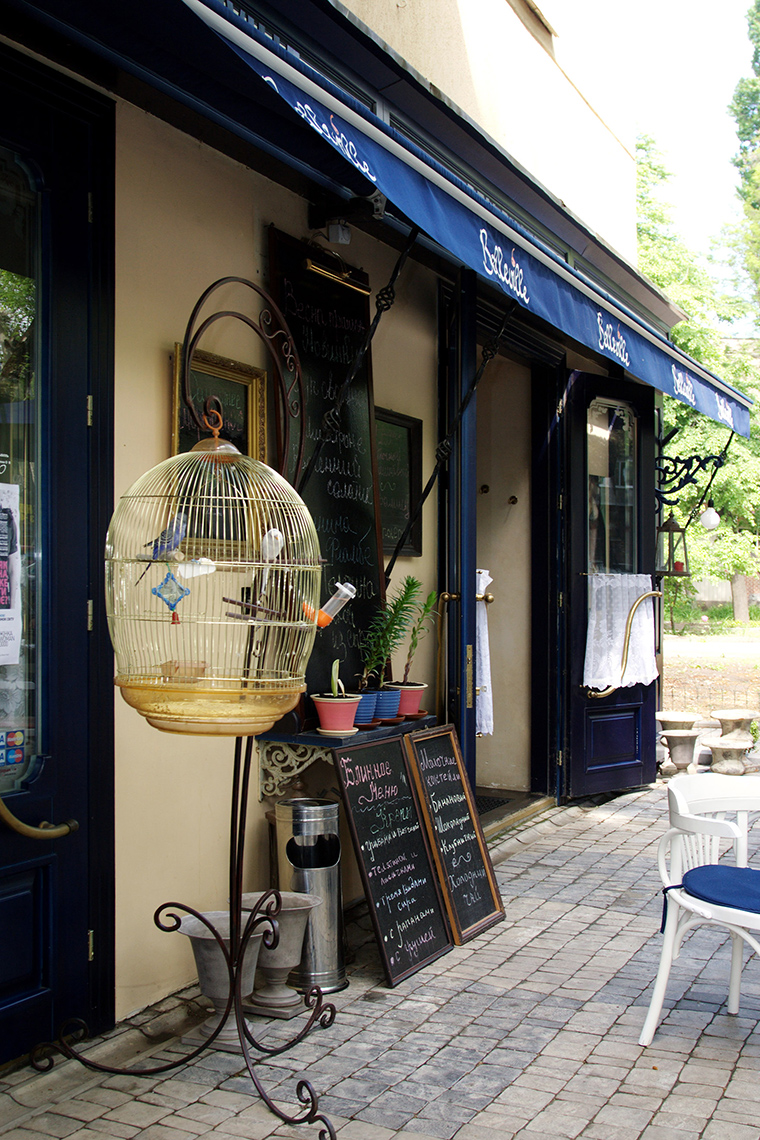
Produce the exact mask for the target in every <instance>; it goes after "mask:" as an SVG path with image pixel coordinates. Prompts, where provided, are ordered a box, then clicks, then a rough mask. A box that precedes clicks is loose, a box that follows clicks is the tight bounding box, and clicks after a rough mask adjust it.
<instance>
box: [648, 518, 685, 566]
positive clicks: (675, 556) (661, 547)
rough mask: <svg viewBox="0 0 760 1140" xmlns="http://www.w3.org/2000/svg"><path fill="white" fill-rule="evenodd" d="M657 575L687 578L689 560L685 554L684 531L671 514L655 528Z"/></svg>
mask: <svg viewBox="0 0 760 1140" xmlns="http://www.w3.org/2000/svg"><path fill="white" fill-rule="evenodd" d="M656 572H657V574H660V575H663V576H669V577H680V578H686V577H688V576H689V573H690V571H689V559H688V557H687V554H686V529H685V528H684V527H682V526H679V524H678V523H677V522H676V520H675V519H674V518H673V515H672V514H671V515H670V517H669V518H668V519H666V521H665V522H664V523H662V524H661V525H660V526H659V527H658V528H657V571H656Z"/></svg>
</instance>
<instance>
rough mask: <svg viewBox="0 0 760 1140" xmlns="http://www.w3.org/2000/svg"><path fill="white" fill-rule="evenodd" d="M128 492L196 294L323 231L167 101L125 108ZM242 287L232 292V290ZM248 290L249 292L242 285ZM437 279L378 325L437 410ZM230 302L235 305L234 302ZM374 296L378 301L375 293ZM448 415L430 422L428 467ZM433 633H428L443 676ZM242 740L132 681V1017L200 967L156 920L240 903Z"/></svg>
mask: <svg viewBox="0 0 760 1140" xmlns="http://www.w3.org/2000/svg"><path fill="white" fill-rule="evenodd" d="M116 181H117V199H116V380H115V383H116V417H115V423H116V443H115V494H116V497H117V498H118V497H119V495H121V494H122V493H123V492H124V491H125V490H126V489H127V487H128V486H129V485H130V484H131V483H132V482H133V481H134V480H135V479H136V478H137V477H138V476H139V475H140V474H142V472H143V471H145V470H147V469H148V468H150V467H151V466H153V465H154V464H156V463H158V462H160V461H161V460H162V459H165V458H166V457H167V456H168V454H169V450H170V407H171V369H170V353H171V351H172V349H173V346H174V343H175V341H181V340H182V338H183V335H184V329H185V325H186V322H187V318H188V315H189V313H190V310H191V308H192V306H193V304H194V303H195V301H196V299H197V297H198V296H199V295H200V293H201V292H202V291H203V289H204V288H205V287H206V286H207V285H209V284H210V283H211V282H212V281H213V280H215V279H216V278H218V277H221V276H226V275H229V274H239V275H241V276H243V277H251V278H254V279H259V280H261V281H262V282H263V283H264V284H265V285H266V262H265V243H266V232H265V227H266V226H267V225H268V224H270V223H275V224H276V225H277V226H278V227H279V228H280V229H282V230H286V231H287V232H289V233H292V234H293V235H294V236H296V237H303V236H307V230H306V207H305V203H303V202H301V201H300V200H299V199H297V198H296V197H295V196H294V195H291V194H289V193H287V192H285V191H284V190H283V189H282V188H281V187H277V186H274V185H273V184H272V183H270V182H268V181H267V180H266V179H264V178H262V177H260V176H259V175H257V174H256V173H255V172H252V171H250V170H248V169H246V168H245V167H243V166H241V165H239V164H237V163H235V162H233V161H231V160H229V159H227V158H225V157H224V156H221V155H219V154H217V153H215V152H214V151H212V150H210V149H208V148H207V147H205V146H203V145H201V144H199V143H198V142H196V141H195V140H193V139H191V138H189V137H187V136H185V135H183V134H181V133H180V132H178V131H176V130H173V129H172V128H170V127H168V126H166V125H165V124H163V123H161V122H159V121H158V120H156V119H154V118H152V117H151V116H149V115H147V114H145V113H143V112H142V111H139V110H136V109H135V108H133V107H131V106H129V105H127V104H120V105H119V106H118V108H117V164H116ZM342 252H343V253H344V255H345V256H346V257H347V259H348V260H349V261H350V262H352V263H354V264H358V265H361V266H362V267H363V268H364V269H366V270H367V271H368V272H369V274H370V280H371V282H372V285H373V287H375V288H378V287H380V286H381V285H383V284H384V283H385V281H386V280H387V277H388V275H389V273H390V269H391V267H392V264H393V261H394V257H395V255H394V254H393V253H392V251H389V250H386V249H384V248H383V247H380V246H378V245H377V244H376V243H375V242H373V241H371V240H370V239H368V238H363V237H361V236H360V235H357V237H356V240H355V242H354V244H352V246H351V247H350V249H349V250H343V251H342ZM232 299H233V298H232V295H230V300H232ZM238 301H240V298H239V297H238ZM434 302H435V285H434V281H433V280H432V278H431V276H430V275H429V274H427V273H425V272H424V271H422V270H421V269H419V268H418V267H415V266H414V265H412V266H410V268H409V270H408V271H407V272H406V273H405V275H404V277H403V279H402V280H401V281H400V282H399V287H398V301H397V303H396V306H395V307H394V309H393V311H392V312H391V313H390V314H388V315H386V316H385V317H384V318H383V321H382V323H381V326H380V330H379V332H378V335H377V337H376V341H375V347H374V350H373V356H374V378H375V390H376V401H377V403H379V404H381V405H382V406H384V407H390V408H395V409H396V410H398V411H402V412H405V413H407V414H408V415H415V416H419V417H423V418H425V419H426V420H427V421H428V422H432V423H433V424H434V423H435V407H436V403H435V344H436V338H435V322H434ZM220 307H221V306H220ZM373 311H374V309H373ZM202 347H203V348H205V349H206V350H207V351H210V352H217V353H220V354H222V355H226V356H230V357H232V358H234V359H237V360H241V361H246V362H248V363H252V364H257V365H259V366H263V367H266V360H265V359H264V358H263V356H262V353H261V350H260V347H259V344H258V342H257V341H256V339H255V337H254V335H253V334H252V333H250V332H249V331H248V330H247V329H246V328H245V327H244V326H243V325H242V324H241V323H240V322H225V323H224V324H222V323H219V324H217V325H216V326H214V328H213V329H212V330H210V333H209V335H208V336H207V337H204V340H203V344H202ZM433 431H434V428H429V427H427V428H426V430H425V445H424V446H425V459H424V469H425V470H429V469H430V467H431V466H432V456H433V449H434V444H435V440H434V437H433ZM434 519H435V498H434V497H433V500H432V501H431V504H430V506H429V507H428V510H427V511H426V516H425V522H424V536H425V537H424V543H425V555H424V557H423V558H422V559H403V560H401V561H400V562H399V564H398V568H397V571H396V575H394V584H395V583H396V582H398V580H399V578H400V576H402V575H403V574H404V573H414V574H416V575H417V576H418V577H420V578H422V580H423V583H424V585H425V588H426V590H430V589H432V588H433V586H434V572H435V527H434ZM433 660H434V645H433V638H430V639H428V642H427V643H423V646H422V648H421V650H420V666H421V669H422V671H423V673H424V674H425V676H424V677H423V679H425V680H430V681H432V679H433V669H432V664H431V663H432V661H433ZM232 749H233V742H232V741H231V740H229V741H219V740H214V739H212V738H203V737H187V738H181V737H175V736H173V735H171V734H166V733H159V732H157V731H156V730H154V729H152V728H151V727H149V726H148V724H147V723H146V722H145V721H144V720H143V719H142V718H141V717H140V716H139V715H138V714H137V713H135V712H134V711H132V710H131V709H129V708H128V707H127V706H126V704H125V703H124V702H123V701H122V700H121V698H120V697H116V907H117V932H116V935H117V944H116V971H117V1009H116V1013H117V1016H118V1017H123V1016H125V1015H126V1014H128V1013H130V1012H132V1011H134V1010H136V1009H139V1008H141V1007H143V1006H144V1005H146V1004H147V1003H149V1002H151V1001H153V1000H156V999H157V998H159V997H161V996H163V995H164V994H166V993H167V992H169V991H171V990H173V989H176V988H178V987H179V986H181V985H183V984H185V983H186V982H187V981H188V980H190V979H191V978H192V977H193V975H194V967H193V964H192V956H191V954H190V950H189V947H188V945H187V941H186V939H184V938H183V937H182V936H181V935H178V934H165V933H161V932H159V931H157V930H156V929H155V927H154V926H153V922H152V915H153V912H154V910H155V909H156V907H157V906H159V905H160V904H161V903H163V902H165V901H166V900H170V899H176V900H180V901H183V902H187V903H189V904H190V905H192V906H194V907H197V908H199V909H202V910H210V909H219V908H223V907H225V906H226V899H227V854H228V826H229V791H230V782H231V774H232ZM253 801H254V802H252V804H251V810H250V826H249V844H248V872H247V877H246V883H245V886H246V889H250V890H254V889H259V888H262V887H265V886H266V885H267V884H268V875H269V870H268V847H267V842H268V840H267V825H266V822H265V820H264V811H265V810H266V808H267V807H268V806H269V805H268V804H267V803H266V802H265V803H262V804H259V803H257V802H256V801H255V792H254V796H253Z"/></svg>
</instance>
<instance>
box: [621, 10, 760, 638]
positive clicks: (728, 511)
mask: <svg viewBox="0 0 760 1140" xmlns="http://www.w3.org/2000/svg"><path fill="white" fill-rule="evenodd" d="M756 7H757V9H758V11H760V0H757V5H756ZM757 42H758V45H760V35H759V36H758V41H757ZM668 177H669V175H668V172H667V171H666V169H665V167H664V165H663V163H662V160H661V156H660V155H659V153H658V151H657V149H656V147H655V145H654V143H653V141H652V139H651V138H642V139H640V140H639V144H638V210H639V220H638V233H639V263H640V268H641V269H642V271H643V272H644V273H646V274H647V276H648V277H650V278H651V279H652V281H653V282H654V283H655V284H656V285H659V286H660V288H662V289H663V290H664V291H665V292H666V293H667V294H668V296H669V297H670V298H671V299H672V300H674V301H675V302H676V303H677V304H678V305H680V307H681V308H682V309H683V310H684V312H685V313H686V319H685V320H684V321H681V322H680V323H679V324H677V325H676V326H675V328H674V329H673V332H672V339H673V341H674V342H675V343H676V344H678V345H679V346H680V347H681V348H683V349H684V351H685V352H687V353H688V354H689V355H690V356H692V357H694V359H696V360H698V361H700V363H702V364H703V365H705V367H707V368H708V369H710V370H711V371H712V372H714V373H715V374H716V375H718V376H720V377H721V378H722V379H724V380H727V381H728V382H729V383H732V384H734V385H735V386H736V387H738V388H740V389H741V390H742V391H743V392H746V393H747V394H748V395H750V396H751V397H752V398H753V399H754V400H755V401H756V403H755V407H754V408H753V409H752V411H751V413H750V420H751V438H750V439H748V440H746V439H742V438H740V437H738V436H737V437H735V438H734V439H733V440H732V442H731V447H730V450H729V452H728V458H727V462H726V463H725V465H724V466H723V467H721V468H720V469H719V470H718V472H717V474H716V475H715V479H714V482H713V484H712V486H711V489H710V496H711V497H712V498H713V499H714V501H715V506H716V509H717V511H718V513H719V514H720V516H721V526H720V528H719V529H718V530H717V531H713V532H710V533H709V534H708V533H707V532H705V531H704V530H702V528H701V527H700V526H699V525H698V523H696V522H694V525H688V526H687V538H688V550H689V562H690V566H691V570H692V575H693V577H694V578H695V579H699V578H707V577H711V578H724V579H725V578H731V577H733V576H734V575H735V574H748V573H751V572H753V570H754V563H753V549H754V542H755V537H756V536H757V533H758V530H759V529H760V412H759V411H758V401H759V400H760V372H758V366H757V363H756V361H755V360H753V359H752V358H751V356H750V355H749V353H748V352H747V351H746V350H745V348H744V347H743V346H742V345H741V343H739V344H738V345H737V344H736V343H735V342H734V343H733V344H727V341H726V333H725V332H724V331H722V330H721V328H720V325H721V324H722V325H730V323H731V321H732V320H733V319H734V318H736V317H738V316H740V315H742V314H743V313H744V312H745V311H746V304H745V302H742V301H740V300H737V299H736V298H735V297H733V296H728V295H726V294H724V293H721V292H720V290H719V289H718V287H717V286H716V284H715V282H714V281H713V279H712V277H711V276H710V274H709V272H708V270H707V268H706V267H704V266H702V265H700V264H699V263H698V260H697V257H696V255H695V254H693V253H692V252H691V251H690V250H689V249H688V248H687V247H686V246H685V245H684V243H683V242H682V241H681V239H680V238H679V237H678V236H677V234H676V233H675V230H674V228H673V224H672V221H671V216H670V211H669V209H668V207H667V206H665V205H663V204H662V202H661V200H660V198H659V196H658V190H660V189H661V187H662V184H663V183H664V182H665V181H667V179H668ZM759 177H760V175H759ZM759 217H760V215H759ZM758 250H759V251H760V238H759V241H758ZM759 268H760V265H759ZM663 427H664V431H665V433H666V434H667V433H668V432H669V431H670V430H671V429H672V428H677V429H678V433H677V435H676V436H675V437H674V439H673V440H672V442H671V443H670V444H669V446H668V448H667V453H668V455H670V456H677V455H680V456H688V455H699V456H710V455H719V454H720V453H721V452H722V451H723V448H724V447H725V445H726V443H727V441H728V436H729V431H728V428H726V427H725V426H723V425H721V424H717V423H715V422H714V421H712V420H710V419H708V418H707V417H706V416H699V415H694V412H693V411H692V409H691V408H689V407H687V406H686V405H685V404H683V403H681V402H680V401H677V400H671V399H670V398H669V397H667V396H666V397H665V400H664V408H663ZM711 472H712V468H709V469H708V472H707V473H706V474H705V475H704V477H702V478H700V480H699V482H698V484H697V485H694V486H690V487H686V488H685V489H684V490H683V491H681V492H680V494H679V504H678V506H677V507H676V508H674V514H675V516H676V518H677V519H678V520H679V522H680V523H681V525H682V526H683V525H687V524H688V523H689V519H690V518H692V516H693V515H694V514H695V512H696V511H697V509H698V508H699V506H700V502H701V500H702V497H703V495H704V491H705V488H706V486H707V482H708V479H709V477H710V474H711ZM682 583H683V579H665V606H666V611H667V612H668V613H669V615H670V617H669V620H670V624H671V628H673V629H675V628H676V627H677V625H678V623H679V622H681V621H683V620H688V619H686V618H685V617H681V616H680V610H681V607H682V606H683V605H684V604H685V603H686V602H687V600H688V587H686V586H685V585H683V584H682Z"/></svg>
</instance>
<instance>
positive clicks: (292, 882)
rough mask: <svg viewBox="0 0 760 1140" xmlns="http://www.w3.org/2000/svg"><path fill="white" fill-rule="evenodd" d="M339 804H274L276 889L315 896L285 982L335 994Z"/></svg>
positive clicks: (341, 975)
mask: <svg viewBox="0 0 760 1140" xmlns="http://www.w3.org/2000/svg"><path fill="white" fill-rule="evenodd" d="M339 812H340V807H339V805H338V804H337V803H333V802H332V800H311V799H292V800H280V801H279V802H278V803H277V804H275V833H276V847H277V876H278V881H279V887H280V890H281V891H301V892H303V893H304V894H309V895H319V896H320V898H321V899H322V900H323V901H322V906H320V907H317V909H316V910H314V911H312V913H311V915H310V917H309V925H308V927H307V930H306V939H305V941H304V951H303V956H302V958H301V964H300V966H299V967H298V968H297V969H296V970H293V971H291V973H290V976H289V978H288V981H289V982H290V984H291V985H292V986H295V987H296V989H298V990H307V989H308V988H309V986H313V985H317V986H319V987H320V988H321V989H322V991H323V992H324V993H327V994H329V993H335V992H336V991H337V990H342V989H345V988H346V986H347V985H348V979H347V978H346V969H345V957H344V953H343V898H342V891H341V883H340V827H339V820H340V815H339Z"/></svg>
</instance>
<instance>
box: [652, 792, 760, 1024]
mask: <svg viewBox="0 0 760 1140" xmlns="http://www.w3.org/2000/svg"><path fill="white" fill-rule="evenodd" d="M668 806H669V810H670V828H669V830H668V831H666V832H665V834H664V835H663V837H662V839H661V840H660V844H659V847H658V849H657V862H658V866H659V871H660V876H661V878H662V881H663V883H664V886H665V890H664V892H663V894H664V896H665V899H666V903H665V911H664V917H665V922H664V924H663V932H664V938H663V943H662V953H661V955H660V966H659V969H658V971H657V978H656V980H655V984H654V992H653V994H652V1000H651V1002H650V1004H649V1012H648V1013H647V1016H646V1021H645V1022H644V1028H643V1029H642V1031H641V1036H640V1037H639V1045H650V1044H651V1043H652V1038H653V1037H654V1034H655V1030H656V1029H657V1025H658V1023H659V1021H660V1015H661V1013H662V1003H663V1001H664V1000H665V989H666V987H667V984H668V977H669V975H670V967H671V964H672V962H673V959H674V958H677V957H678V955H679V953H680V950H681V943H682V941H683V938H684V935H685V934H687V933H688V931H689V930H691V929H692V928H693V927H695V926H699V925H700V924H702V923H707V924H708V925H713V926H722V927H725V928H726V929H728V930H729V931H730V932H731V943H732V950H731V974H730V979H729V986H728V1012H729V1013H738V1012H739V989H740V986H741V975H742V949H743V943H744V942H747V943H748V944H749V946H751V948H752V949H753V950H754V951H755V952H756V953H758V954H760V942H758V937H757V936H758V934H760V870H755V869H754V868H752V867H748V866H747V859H748V855H747V831H748V826H749V821H748V813H749V812H752V811H760V776H719V775H718V774H717V773H714V772H707V773H702V774H701V775H698V776H676V777H675V779H673V780H671V781H670V783H669V784H668ZM729 816H730V817H731V818H727V817H729ZM731 849H733V860H732V862H718V860H719V859H720V857H721V855H724V854H726V853H727V852H729V851H731ZM750 932H754V933H750Z"/></svg>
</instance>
